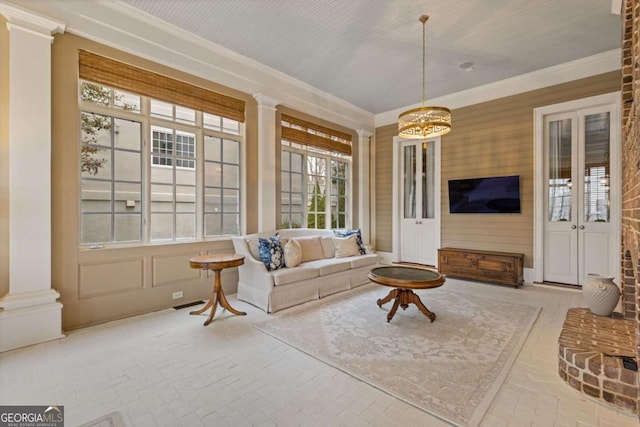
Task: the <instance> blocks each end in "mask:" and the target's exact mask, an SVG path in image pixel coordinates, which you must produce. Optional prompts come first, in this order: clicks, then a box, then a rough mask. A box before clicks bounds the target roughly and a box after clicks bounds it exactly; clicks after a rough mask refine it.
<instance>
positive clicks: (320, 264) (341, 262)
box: [304, 258, 351, 276]
mask: <svg viewBox="0 0 640 427" xmlns="http://www.w3.org/2000/svg"><path fill="white" fill-rule="evenodd" d="M304 266H305V267H313V268H317V269H318V272H319V273H320V276H328V275H329V274H334V273H339V272H341V271H347V270H349V269H350V268H351V261H350V260H348V259H344V258H343V259H336V258H331V259H317V260H315V261H309V262H305V263H304Z"/></svg>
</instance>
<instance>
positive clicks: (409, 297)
mask: <svg viewBox="0 0 640 427" xmlns="http://www.w3.org/2000/svg"><path fill="white" fill-rule="evenodd" d="M367 277H368V278H369V280H371V281H372V282H374V283H377V284H379V285H383V286H389V287H392V288H395V289H392V290H391V291H390V292H389V294H388V295H387V296H386V297H384V298H382V299H379V300H378V301H377V302H378V307H382V305H383V304H386V303H388V302H389V301H391V300H392V299H395V301H394V302H393V307H391V311H390V312H389V314H387V322H390V321H391V319H393V316H394V315H395V314H396V311H397V310H398V306H400V307H402V309H403V310H406V309H407V307H409V304H415V305H416V307H418V309H419V310H420V311H421V312H422V313H424V315H425V316H427V317H429V319H431V321H432V322H433V321H434V320H436V314H435V313H433V312H431V311H429V309H427V307H425V306H424V304H422V301H420V297H419V296H418V295H416V294H415V293H414V292H413V289H431V288H437V287H439V286H442V284H443V283H444V281H445V279H444V277H442V275H441V274H440V273H438V272H437V271H433V270H430V269H428V268H423V267H412V266H397V265H387V266H382V267H376V268H373V269H372V270H371V271H370V272H369V273H368V274H367Z"/></svg>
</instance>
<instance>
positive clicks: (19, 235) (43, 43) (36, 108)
mask: <svg viewBox="0 0 640 427" xmlns="http://www.w3.org/2000/svg"><path fill="white" fill-rule="evenodd" d="M0 13H1V14H2V15H4V16H5V17H6V18H7V20H8V22H7V28H8V29H9V270H10V271H9V293H8V294H7V295H4V296H3V297H2V298H1V299H0V308H2V311H0V351H6V350H11V349H14V348H18V347H23V346H26V345H31V344H37V343H40V342H44V341H49V340H53V339H56V338H61V337H63V336H64V335H63V334H62V304H60V303H58V302H56V299H57V298H59V297H60V294H58V292H56V291H55V290H54V289H52V288H51V44H52V43H53V36H52V35H53V34H56V33H62V32H64V30H65V25H64V24H62V23H60V22H56V21H54V20H51V19H48V18H46V17H42V16H40V15H36V14H34V13H32V12H27V11H25V10H23V9H20V8H18V7H15V6H12V5H9V4H6V3H0Z"/></svg>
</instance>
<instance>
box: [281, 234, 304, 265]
mask: <svg viewBox="0 0 640 427" xmlns="http://www.w3.org/2000/svg"><path fill="white" fill-rule="evenodd" d="M301 259H302V248H301V247H300V243H298V242H296V241H295V240H293V239H291V240H289V241H288V242H287V244H286V245H284V265H286V266H287V267H296V266H297V265H299V264H300V260H301Z"/></svg>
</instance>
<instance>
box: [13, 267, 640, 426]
mask: <svg viewBox="0 0 640 427" xmlns="http://www.w3.org/2000/svg"><path fill="white" fill-rule="evenodd" d="M445 286H451V287H455V288H456V289H458V290H464V291H465V292H468V293H471V294H477V295H483V296H490V297H494V298H498V299H501V300H504V301H505V303H509V302H510V301H513V302H521V303H526V304H531V305H539V306H542V307H543V309H542V311H541V313H540V316H539V318H538V320H537V322H536V324H535V325H534V327H533V329H532V331H531V333H530V334H529V337H528V339H527V341H526V343H525V345H524V347H523V349H522V351H521V352H520V355H519V356H518V358H517V360H516V363H515V364H514V366H513V368H512V370H511V372H510V374H509V376H508V378H507V379H506V381H505V383H504V385H503V386H502V388H501V389H500V392H499V393H498V395H497V396H496V399H495V400H494V402H493V404H492V405H491V407H490V409H489V411H488V412H487V414H486V415H485V418H484V419H483V421H482V426H485V427H516V426H526V427H551V426H562V427H564V426H567V427H569V426H571V427H586V426H599V427H632V426H633V427H637V426H638V425H640V424H639V423H638V420H637V418H636V417H635V416H633V415H631V414H628V413H626V412H622V411H619V410H616V409H615V408H612V407H609V406H607V405H605V404H602V403H600V402H597V401H595V400H593V399H591V398H589V397H587V396H585V395H583V394H581V393H578V392H577V391H576V390H574V389H572V388H571V387H569V386H568V385H567V384H565V383H564V382H563V381H562V380H561V379H560V378H559V376H558V367H557V363H558V362H557V351H558V346H557V339H558V336H559V334H560V329H561V327H562V323H563V321H564V318H565V315H566V311H567V309H568V308H570V307H578V306H582V301H581V295H580V293H579V292H576V291H570V290H563V289H557V288H551V287H544V286H533V285H525V286H523V287H521V288H520V289H513V288H511V287H504V286H497V285H490V284H484V283H473V282H465V281H461V280H456V279H451V278H450V279H448V280H447V282H446V284H445ZM422 292H423V293H424V296H423V300H424V301H425V302H426V303H427V306H428V299H429V294H428V291H422ZM383 293H384V292H383ZM229 299H230V302H231V304H232V306H234V307H235V308H237V309H240V310H244V311H247V313H248V315H247V316H243V317H240V316H234V315H231V314H229V313H227V312H224V311H223V312H219V313H217V315H216V318H215V320H214V322H213V323H211V324H210V325H209V326H207V327H203V326H202V322H203V321H204V319H205V317H202V316H201V317H194V316H189V314H188V310H189V309H185V310H178V311H176V310H172V309H169V310H163V311H159V312H156V313H150V314H146V315H142V316H137V317H132V318H129V319H124V320H119V321H114V322H110V323H106V324H103V325H98V326H94V327H90V328H85V329H80V330H76V331H71V332H69V333H68V334H67V337H66V338H64V339H62V340H58V341H53V342H49V343H44V344H40V345H36V346H32V347H27V348H24V349H18V350H14V351H10V352H6V353H3V354H0V404H3V405H6V404H25V405H26V404H29V405H43V404H47V405H48V404H58V405H64V407H65V417H66V421H67V423H66V424H65V425H69V426H75V425H78V424H82V423H85V422H87V421H90V420H92V419H96V418H99V417H101V416H103V415H105V414H108V413H110V412H113V411H119V412H120V414H121V415H122V416H123V418H124V419H125V422H126V423H127V425H129V426H142V427H147V426H149V427H153V426H171V427H175V426H189V427H193V426H233V427H236V426H300V425H304V426H446V425H448V424H447V423H444V422H443V421H441V420H438V419H437V418H435V417H433V416H430V415H429V414H427V413H425V412H423V411H421V410H419V409H416V408H414V407H412V406H410V405H408V404H406V403H404V402H402V401H400V400H398V399H396V398H394V397H391V396H389V395H387V394H385V393H384V392H382V391H380V390H378V389H376V388H374V387H371V386H369V385H367V384H365V383H363V382H360V381H359V380H357V379H354V378H352V377H351V376H349V375H347V374H345V373H343V372H341V371H339V370H337V369H335V368H333V367H330V366H328V365H325V364H324V363H322V362H320V361H318V360H316V359H314V358H313V357H311V356H308V355H307V354H304V353H302V352H300V351H298V350H296V349H294V348H292V347H289V346H288V345H286V344H283V343H282V342H280V341H278V340H276V339H274V338H272V337H270V336H267V335H265V334H263V333H261V332H259V331H257V330H255V329H254V328H252V327H251V324H252V323H253V322H255V321H260V320H264V319H267V318H268V316H269V315H267V314H265V313H263V312H262V311H260V310H258V309H256V308H254V307H252V306H250V305H248V304H244V303H242V302H239V301H237V300H235V298H234V297H233V296H231V297H230V298H229ZM409 309H412V308H409ZM413 309H415V308H414V307H413ZM400 314H401V313H400ZM203 316H204V315H203ZM426 327H428V323H426Z"/></svg>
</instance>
